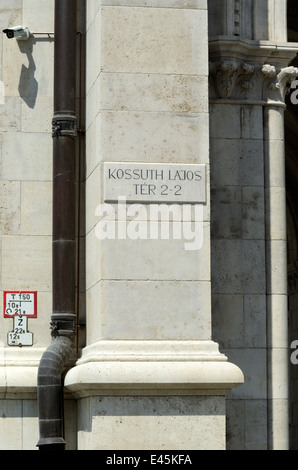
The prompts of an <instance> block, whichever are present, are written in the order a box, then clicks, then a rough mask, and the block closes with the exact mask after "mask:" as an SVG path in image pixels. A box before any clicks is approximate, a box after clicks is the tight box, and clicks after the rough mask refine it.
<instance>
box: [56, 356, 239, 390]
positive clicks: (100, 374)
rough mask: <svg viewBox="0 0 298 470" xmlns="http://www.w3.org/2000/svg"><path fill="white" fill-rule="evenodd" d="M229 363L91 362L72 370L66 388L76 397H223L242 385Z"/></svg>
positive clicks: (237, 370)
mask: <svg viewBox="0 0 298 470" xmlns="http://www.w3.org/2000/svg"><path fill="white" fill-rule="evenodd" d="M243 381H244V377H243V374H242V372H241V370H240V369H239V368H238V367H237V366H236V365H234V364H232V363H229V362H222V361H218V362H210V361H200V362H184V361H180V362H173V361H171V362H152V361H150V362H149V361H143V362H132V361H130V362H90V363H86V364H81V365H78V366H76V367H74V368H73V369H71V370H70V371H69V372H68V373H67V375H66V377H65V387H66V389H67V390H68V391H69V392H71V393H72V394H73V395H74V396H75V397H76V398H82V397H88V396H96V395H205V396H206V395H226V393H227V392H228V391H229V390H231V389H232V388H234V387H236V386H239V385H241V384H242V383H243Z"/></svg>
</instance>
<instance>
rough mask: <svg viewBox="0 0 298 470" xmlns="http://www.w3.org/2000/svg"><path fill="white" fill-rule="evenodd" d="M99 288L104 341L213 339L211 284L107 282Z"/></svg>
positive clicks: (99, 313)
mask: <svg viewBox="0 0 298 470" xmlns="http://www.w3.org/2000/svg"><path fill="white" fill-rule="evenodd" d="M96 288H97V289H100V297H101V300H100V304H99V305H98V306H97V315H98V316H99V317H98V316H97V318H100V324H99V323H98V321H97V325H98V326H97V328H98V331H100V332H101V333H100V335H101V339H123V340H128V339H137V340H140V339H143V340H153V339H154V340H166V339H176V340H185V339H188V340H203V339H210V309H211V307H210V283H209V282H204V281H194V282H185V281H154V280H152V281H120V280H119V281H109V280H107V281H102V282H101V283H100V284H97V287H96ZM124 299H125V300H124Z"/></svg>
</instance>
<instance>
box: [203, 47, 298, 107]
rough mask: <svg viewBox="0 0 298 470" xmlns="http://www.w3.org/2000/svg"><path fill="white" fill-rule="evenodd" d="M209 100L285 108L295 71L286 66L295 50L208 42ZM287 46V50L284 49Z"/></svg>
mask: <svg viewBox="0 0 298 470" xmlns="http://www.w3.org/2000/svg"><path fill="white" fill-rule="evenodd" d="M209 45H210V64H209V75H210V99H211V100H217V99H220V100H231V101H233V100H236V101H241V102H242V101H243V102H246V101H249V102H261V103H262V104H272V105H284V101H285V96H286V94H287V93H288V91H289V90H290V84H291V83H292V82H293V81H294V80H296V79H297V77H298V69H297V68H296V67H292V66H288V63H289V62H290V60H291V59H292V58H293V56H294V55H295V54H294V50H295V53H296V51H297V48H298V45H297V44H296V49H294V48H293V47H292V45H291V46H289V45H288V44H286V45H279V46H277V45H273V44H272V43H270V42H268V41H261V42H258V43H256V42H255V41H247V40H242V39H236V40H235V39H232V38H229V39H228V38H221V39H220V38H217V39H216V40H215V39H211V40H210V43H209ZM286 46H289V47H286Z"/></svg>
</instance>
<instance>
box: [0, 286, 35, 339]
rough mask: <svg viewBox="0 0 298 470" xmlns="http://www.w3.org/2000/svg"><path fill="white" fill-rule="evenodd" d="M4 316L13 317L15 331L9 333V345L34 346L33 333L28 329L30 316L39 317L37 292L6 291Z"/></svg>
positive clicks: (4, 295)
mask: <svg viewBox="0 0 298 470" xmlns="http://www.w3.org/2000/svg"><path fill="white" fill-rule="evenodd" d="M3 315H4V318H13V331H11V332H9V333H8V335H7V343H8V345H9V346H33V333H30V331H28V318H36V317H37V292H34V291H5V292H4V293H3Z"/></svg>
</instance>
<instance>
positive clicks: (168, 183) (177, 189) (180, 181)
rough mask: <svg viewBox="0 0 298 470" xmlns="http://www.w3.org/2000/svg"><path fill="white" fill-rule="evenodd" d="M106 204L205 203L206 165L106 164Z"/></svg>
mask: <svg viewBox="0 0 298 470" xmlns="http://www.w3.org/2000/svg"><path fill="white" fill-rule="evenodd" d="M103 169H104V201H105V202H118V199H119V198H121V197H125V198H126V200H127V201H128V202H150V203H157V202H159V203H163V202H164V203H168V202H172V203H173V202H174V203H189V204H194V203H196V204H204V203H206V165H202V164H182V163H181V164H180V163H179V164H171V163H123V162H113V163H107V162H106V163H104V165H103Z"/></svg>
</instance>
